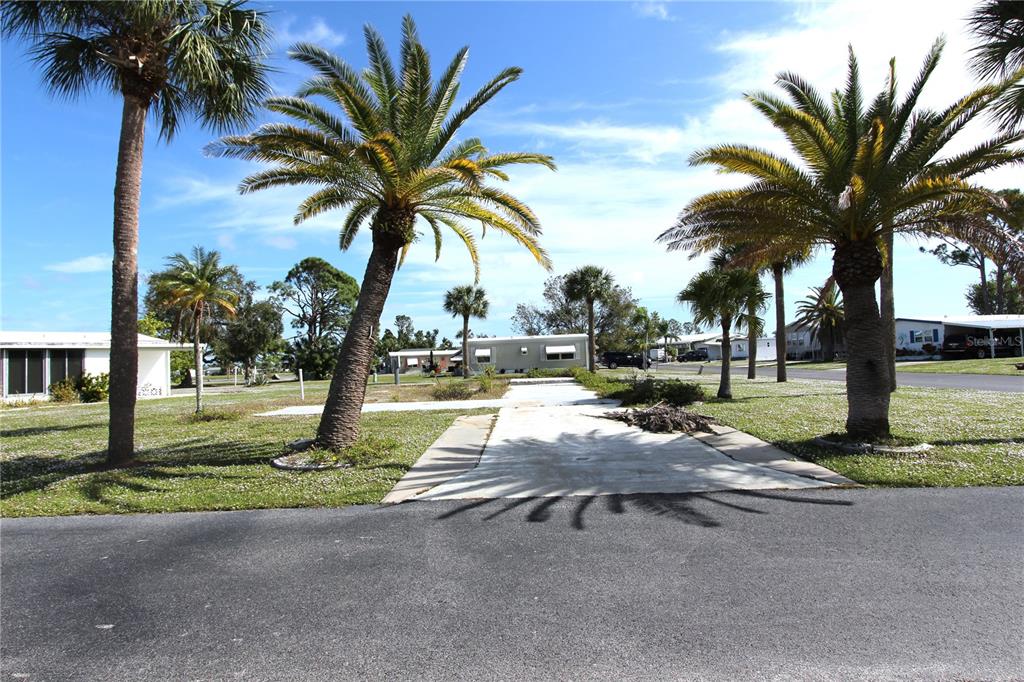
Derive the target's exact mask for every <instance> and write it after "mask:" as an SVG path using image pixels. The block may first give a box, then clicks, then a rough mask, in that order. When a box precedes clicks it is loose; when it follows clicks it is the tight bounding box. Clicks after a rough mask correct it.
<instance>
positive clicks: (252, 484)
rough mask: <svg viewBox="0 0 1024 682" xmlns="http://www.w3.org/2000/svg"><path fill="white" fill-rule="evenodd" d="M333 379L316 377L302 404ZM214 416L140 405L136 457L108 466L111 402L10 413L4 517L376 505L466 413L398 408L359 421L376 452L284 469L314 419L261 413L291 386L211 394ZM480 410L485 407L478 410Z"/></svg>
mask: <svg viewBox="0 0 1024 682" xmlns="http://www.w3.org/2000/svg"><path fill="white" fill-rule="evenodd" d="M326 384H327V382H309V384H307V386H306V401H305V402H307V403H319V402H322V401H323V399H324V396H325V394H326ZM206 403H207V405H208V409H207V412H208V414H209V416H211V417H219V418H218V419H214V420H211V421H205V422H198V423H194V422H192V421H191V420H190V419H189V415H190V413H191V409H192V405H193V402H192V399H191V398H189V397H176V398H168V399H163V400H147V401H140V402H139V407H138V416H137V429H136V433H137V435H136V444H137V448H138V459H139V461H140V465H139V466H137V467H133V468H130V469H122V470H116V471H109V470H104V469H103V467H102V463H103V454H102V451H103V449H104V448H105V446H106V427H107V405H106V403H99V404H92V405H68V406H58V405H43V406H33V407H27V408H20V409H11V408H8V409H5V410H4V411H3V413H2V416H0V418H2V431H0V436H2V438H3V452H2V454H0V513H2V515H3V516H5V517H11V516H41V515H60V514H106V513H134V512H164V511H198V510H219V509H221V510H222V509H262V508H274V507H314V506H317V507H318V506H329V507H336V506H345V505H349V504H364V503H373V502H378V501H380V499H381V498H382V497H383V496H384V495H385V494H386V493H387V492H388V491H389V490H390V489H391V488H392V487H393V486H394V484H395V482H396V481H398V479H399V478H401V477H402V475H403V474H404V473H405V472H406V471H407V470H408V469H409V467H411V466H412V464H413V463H414V462H415V461H416V459H418V458H419V456H420V455H421V454H422V453H423V451H424V450H426V448H427V447H428V446H429V445H430V444H431V443H433V442H434V440H436V439H437V437H438V436H439V435H441V433H442V432H444V430H445V429H446V428H448V426H449V425H451V423H452V421H453V420H454V419H455V417H456V416H458V415H459V414H465V413H466V411H465V410H462V411H459V412H455V411H439V412H391V413H376V414H367V415H364V416H363V418H362V426H363V435H362V440H363V442H364V445H367V446H368V448H367V449H369V450H371V451H373V452H376V453H377V456H375V457H371V458H369V459H368V460H367V461H361V462H360V463H359V464H358V465H356V466H354V467H352V468H348V469H337V470H331V471H322V472H302V473H298V472H286V471H280V470H278V469H274V468H272V467H271V466H269V460H270V459H271V458H272V457H275V456H277V455H280V454H282V453H283V452H284V444H285V443H286V442H288V441H291V440H295V439H298V438H305V437H310V436H311V435H312V434H313V433H315V430H316V424H317V417H313V416H311V417H288V418H268V417H255V416H253V414H254V413H256V412H261V411H266V410H271V409H275V408H277V407H283V406H285V405H294V404H300V403H301V401H300V400H299V396H298V387H297V386H294V385H290V384H285V385H281V384H278V385H270V386H263V387H258V388H253V389H246V390H245V391H244V392H239V393H221V394H211V395H209V396H207V398H206ZM474 412H487V411H486V410H484V411H474Z"/></svg>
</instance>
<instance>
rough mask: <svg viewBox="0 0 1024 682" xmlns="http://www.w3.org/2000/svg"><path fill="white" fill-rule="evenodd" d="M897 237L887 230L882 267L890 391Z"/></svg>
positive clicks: (893, 376) (892, 386) (893, 368)
mask: <svg viewBox="0 0 1024 682" xmlns="http://www.w3.org/2000/svg"><path fill="white" fill-rule="evenodd" d="M894 242H895V238H894V236H893V233H892V230H889V231H887V232H886V235H885V250H886V257H885V262H884V266H883V268H882V283H881V286H879V292H880V293H881V296H882V301H881V303H882V310H881V313H882V334H883V336H882V342H883V343H884V348H885V367H886V372H887V374H888V377H889V392H890V393H891V392H893V391H895V390H896V294H895V292H894V291H893V260H894V259H893V247H894V245H895V244H894Z"/></svg>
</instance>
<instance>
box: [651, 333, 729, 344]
mask: <svg viewBox="0 0 1024 682" xmlns="http://www.w3.org/2000/svg"><path fill="white" fill-rule="evenodd" d="M721 335H722V332H701V333H700V334H683V335H682V336H669V337H668V342H669V343H700V342H702V341H710V340H712V339H717V338H718V337H720V336H721ZM664 341H665V339H661V340H660V342H662V343H663V342H664Z"/></svg>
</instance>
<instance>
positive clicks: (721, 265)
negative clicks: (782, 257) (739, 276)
mask: <svg viewBox="0 0 1024 682" xmlns="http://www.w3.org/2000/svg"><path fill="white" fill-rule="evenodd" d="M759 252H762V253H763V249H759V248H757V247H754V246H752V245H750V244H734V245H730V246H726V247H722V248H720V249H719V250H718V251H716V252H715V254H714V255H713V256H712V257H711V265H712V267H714V268H717V269H721V270H725V269H729V268H740V269H744V268H745V269H747V270H749V271H750V273H751V274H752V275H753V276H754V278H755V279H756V281H757V286H756V287H754V286H751V287H750V289H749V291H748V292H747V298H746V299H745V301H744V307H745V312H744V313H743V314H742V315H740V316H739V317H737V318H736V329H737V330H739V329H744V328H745V329H746V330H747V347H748V352H747V379H756V378H757V340H758V339H759V338H760V337H761V335H762V334H763V333H764V319H763V318H762V317H761V316H760V313H763V312H764V311H765V310H767V308H768V299H769V298H770V296H769V294H768V292H766V291H765V290H764V289H763V288H762V287H761V279H760V277H761V271H762V270H763V267H762V263H763V257H762V258H761V259H759V258H758V253H759ZM751 264H753V265H752V266H751V267H747V266H748V265H751Z"/></svg>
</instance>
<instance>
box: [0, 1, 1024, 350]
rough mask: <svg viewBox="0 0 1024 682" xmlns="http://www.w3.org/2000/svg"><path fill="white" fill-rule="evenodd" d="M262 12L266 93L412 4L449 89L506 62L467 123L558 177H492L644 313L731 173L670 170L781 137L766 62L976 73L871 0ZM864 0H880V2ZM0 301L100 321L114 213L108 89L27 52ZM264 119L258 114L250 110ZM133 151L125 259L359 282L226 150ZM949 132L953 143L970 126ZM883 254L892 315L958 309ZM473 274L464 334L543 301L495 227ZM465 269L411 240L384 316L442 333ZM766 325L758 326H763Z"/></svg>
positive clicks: (919, 262) (926, 265) (942, 273)
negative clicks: (51, 72)
mask: <svg viewBox="0 0 1024 682" xmlns="http://www.w3.org/2000/svg"><path fill="white" fill-rule="evenodd" d="M257 4H258V5H259V6H261V7H263V8H265V9H268V10H270V11H271V12H272V22H273V24H274V27H275V30H276V36H277V37H276V47H275V51H274V54H273V57H272V62H273V64H274V65H275V66H276V67H277V68H278V69H279V72H278V73H276V74H275V75H274V78H273V81H274V87H275V89H276V90H277V91H278V92H280V93H282V94H285V93H287V94H290V93H291V92H293V91H294V89H295V88H296V86H297V85H298V84H299V83H300V82H301V80H302V79H303V78H304V77H305V76H306V75H308V73H307V72H306V71H304V69H303V68H302V67H301V66H299V65H297V64H294V63H291V62H290V61H289V60H287V58H286V57H285V54H284V53H285V50H286V49H287V47H288V45H289V44H291V43H293V42H295V41H297V40H309V41H312V42H317V43H320V44H321V45H323V46H325V47H328V48H330V49H332V50H334V51H335V52H336V53H337V54H339V55H341V56H342V57H343V58H345V59H346V60H348V61H350V62H351V63H352V64H354V65H355V66H357V67H362V66H363V65H364V64H365V57H364V50H363V41H362V26H363V24H365V23H371V24H373V25H374V26H376V27H377V28H378V30H380V31H381V33H382V34H383V35H384V36H385V39H386V40H388V42H389V44H391V45H397V38H398V34H399V27H400V20H401V15H402V14H403V13H404V12H405V11H408V10H410V9H411V11H412V13H413V15H414V17H415V19H416V21H417V23H418V25H419V29H420V34H421V36H422V38H423V40H424V42H425V44H426V45H427V47H428V49H429V50H430V52H431V55H432V56H433V58H434V62H435V71H439V70H440V69H441V68H443V64H446V63H447V61H448V60H449V59H450V58H451V55H452V54H453V53H454V52H455V50H457V49H458V48H459V47H461V46H462V45H465V44H468V45H469V46H470V58H469V65H468V67H467V69H466V71H465V73H464V76H463V90H462V92H463V93H464V94H465V93H468V92H472V91H475V89H476V88H477V87H479V86H480V85H481V84H483V82H485V81H486V80H487V79H488V78H489V77H490V76H491V75H493V74H494V73H496V72H497V71H498V70H499V69H501V68H502V67H505V66H508V65H518V66H521V67H523V69H524V70H525V73H524V75H523V77H522V78H521V79H520V81H519V82H517V83H514V84H513V85H512V86H510V87H509V88H507V89H506V90H505V91H503V92H502V93H501V94H500V95H499V96H498V97H497V98H495V99H494V100H493V101H492V102H491V104H490V105H489V106H488V107H487V108H486V109H485V110H484V111H483V112H481V113H480V114H478V116H477V118H476V119H475V120H474V121H473V122H472V123H471V125H470V126H468V127H467V128H466V129H465V134H466V135H467V136H468V135H477V136H479V137H481V138H483V139H484V141H485V143H486V144H487V145H488V146H489V147H490V148H491V149H492V150H531V151H543V152H545V153H548V154H551V155H553V156H554V157H555V159H556V161H557V163H558V164H559V171H558V172H557V173H551V172H549V171H546V170H543V169H520V170H518V171H516V172H514V173H513V174H512V180H511V182H510V183H509V184H508V189H509V190H510V191H512V192H514V193H516V194H517V195H519V196H521V197H522V198H524V199H525V200H526V201H527V202H529V203H530V204H531V205H532V206H533V207H534V208H535V210H536V211H537V213H538V215H539V217H540V219H541V221H542V223H543V224H544V228H545V232H544V237H543V240H542V241H543V243H544V245H545V246H546V247H547V248H548V250H549V251H550V253H551V256H552V258H553V261H554V266H555V273H564V272H566V271H568V270H570V269H572V268H573V267H576V266H578V265H581V264H585V263H595V264H598V265H601V266H604V267H606V268H607V269H609V270H610V271H611V272H612V273H613V274H614V275H615V277H616V279H617V281H618V282H619V283H621V284H624V285H627V286H630V287H631V288H632V289H633V292H634V294H635V295H636V296H637V297H638V298H639V299H640V300H641V302H642V303H643V304H644V305H647V306H649V307H651V308H653V309H656V310H658V311H660V312H661V313H662V314H663V315H665V316H667V317H675V318H677V319H679V320H686V319H688V317H689V315H688V312H687V311H686V310H685V309H683V308H681V307H680V306H678V305H677V304H676V303H675V302H674V295H675V293H676V292H677V291H679V290H680V289H681V288H682V287H683V286H684V285H685V284H686V282H687V280H688V279H689V277H690V276H692V275H693V274H694V273H696V272H698V271H699V270H700V269H701V268H702V267H703V264H704V261H703V259H696V260H689V259H688V258H687V256H686V255H684V254H678V253H676V254H667V253H665V252H664V250H663V248H661V247H660V246H658V245H656V244H655V243H654V238H655V237H656V236H657V235H658V234H659V233H660V232H661V231H662V230H664V229H665V228H667V227H668V226H670V225H671V223H672V221H673V218H674V216H675V215H676V214H677V213H678V211H679V210H680V209H681V208H682V207H683V206H684V205H685V204H686V202H687V201H688V200H689V199H690V198H692V197H693V196H695V195H697V194H698V193H701V192H704V191H708V190H712V189H715V188H718V187H723V186H727V185H729V184H734V183H736V182H737V179H735V178H730V177H726V176H720V175H715V174H714V173H711V172H709V171H707V170H698V169H693V168H690V167H688V166H687V164H686V158H687V156H688V155H689V154H690V153H691V152H692V151H693V150H694V149H697V148H700V147H702V146H705V145H709V144H714V143H717V142H726V141H736V142H746V143H753V144H759V145H762V146H766V147H768V148H771V149H775V150H778V151H785V148H784V147H783V146H782V144H781V141H780V139H779V137H778V136H777V135H776V134H775V133H774V131H772V130H771V129H770V128H769V127H767V126H766V125H765V124H764V123H762V122H761V121H760V120H759V119H758V118H757V115H756V114H755V113H754V112H753V110H752V109H751V108H750V107H749V106H748V105H746V104H745V103H744V102H743V100H742V93H743V92H745V91H751V90H757V89H768V88H770V87H771V86H772V80H773V75H774V74H775V73H777V72H779V71H781V70H794V71H797V72H798V73H801V74H802V75H804V76H805V77H807V78H809V79H810V80H812V81H813V82H815V83H816V84H817V85H818V86H819V87H820V88H822V89H826V90H831V89H832V88H834V87H836V86H838V85H839V84H840V83H841V82H842V77H843V71H844V66H845V59H846V45H847V44H848V43H852V44H853V45H854V48H855V49H856V51H857V54H858V57H859V58H860V60H861V64H862V74H863V78H864V82H865V87H866V89H868V90H872V91H873V90H874V89H876V88H878V87H880V86H881V82H882V79H883V77H884V75H885V64H886V62H887V61H888V59H889V58H890V57H892V56H896V57H897V69H898V72H899V74H900V75H901V80H902V82H909V81H910V80H911V79H912V78H913V77H914V75H915V74H916V71H917V69H918V66H919V64H920V61H921V59H922V58H923V56H924V54H925V51H926V50H927V48H928V46H929V45H930V44H931V43H932V41H933V40H934V39H935V38H936V37H937V36H938V35H939V34H940V33H943V32H944V33H945V34H946V36H947V38H948V40H949V45H948V47H947V49H946V52H945V56H944V60H943V64H942V65H941V66H940V68H939V70H938V71H937V73H936V75H935V76H934V77H933V80H932V83H931V86H930V90H929V91H928V93H927V96H926V103H929V104H932V105H941V104H944V103H947V102H949V101H951V100H952V99H954V98H955V97H956V96H958V95H960V94H962V93H963V92H965V91H966V90H967V89H968V88H969V87H970V86H971V84H972V80H971V77H970V75H969V74H968V73H967V71H966V68H965V66H964V55H965V54H966V50H967V49H968V48H969V41H968V38H967V37H966V35H965V34H964V30H963V16H964V14H965V13H966V12H967V10H968V6H967V5H966V4H965V3H962V2H950V3H942V2H931V3H928V4H927V8H928V10H927V12H923V11H921V10H922V8H923V7H924V6H925V5H924V4H923V3H911V2H907V3H891V2H889V3H886V4H885V5H884V7H885V15H886V16H887V17H890V18H891V20H890V21H888V22H885V23H884V24H883V25H880V24H879V22H877V21H875V19H876V18H877V16H878V13H877V12H876V11H874V8H872V7H870V5H871V3H867V2H863V1H858V2H848V3H781V4H777V3H767V2H757V3H741V2H721V3H711V2H687V3H669V4H665V3H651V2H646V3H630V2H602V3H583V2H576V3H541V2H532V3H499V2H493V3H468V2H465V3H415V4H412V3H331V2H316V3H307V2H279V3H257ZM878 9H879V10H880V9H881V7H879V8H878ZM0 75H2V112H0V113H2V123H0V126H2V127H0V133H2V147H0V153H2V171H3V173H2V181H0V182H2V185H0V191H2V196H0V199H2V214H0V218H2V239H0V245H2V256H0V259H2V260H0V264H2V280H0V281H2V288H3V291H2V311H0V315H2V317H0V325H2V327H3V328H4V329H49V330H94V331H99V330H106V329H108V328H109V305H110V298H109V296H110V293H109V292H110V284H109V280H110V273H109V259H110V254H111V252H112V247H111V220H112V218H111V215H112V203H113V202H112V196H113V181H114V164H115V159H116V151H117V136H118V125H119V120H120V102H119V100H118V99H117V98H115V97H114V96H113V95H111V94H109V93H106V92H101V91H97V92H93V93H92V94H90V95H87V96H85V97H83V98H81V99H79V100H77V101H73V102H65V101H58V100H55V99H53V98H52V97H50V96H49V94H48V93H47V92H45V91H44V90H43V89H42V88H41V86H40V83H39V77H38V73H37V71H36V69H35V67H34V65H32V64H31V63H30V62H29V60H28V59H27V58H26V57H25V56H24V46H22V45H18V44H8V43H5V44H4V45H3V47H2V73H0ZM268 120H270V119H268ZM150 132H151V133H152V134H150V135H149V139H148V142H147V146H146V152H145V155H146V156H145V170H144V177H143V195H142V212H141V220H140V224H141V233H140V251H139V263H140V269H141V270H142V271H143V272H147V271H152V270H155V269H159V268H160V267H161V265H162V263H163V259H164V258H165V257H166V256H167V255H169V254H171V253H174V252H176V251H187V250H188V249H189V248H190V247H191V246H192V245H194V244H200V245H203V246H205V247H207V248H212V249H218V250H220V251H221V252H222V253H223V256H224V258H225V260H226V261H227V262H230V263H234V264H237V265H238V266H239V267H240V268H241V269H242V271H243V273H244V274H245V275H246V276H248V277H250V278H252V279H255V280H256V281H257V282H259V283H260V284H262V285H267V284H269V283H270V282H272V281H274V280H275V279H281V278H283V276H284V274H285V273H286V272H287V271H288V269H289V268H290V267H291V266H292V265H293V264H294V263H295V262H297V261H299V260H300V259H302V258H304V257H306V256H310V255H316V256H320V257H323V258H326V259H327V260H329V261H331V262H332V263H334V264H335V265H336V266H337V267H339V268H341V269H343V270H345V271H347V272H349V273H350V274H352V275H353V276H355V277H356V279H360V278H361V276H362V271H363V268H364V266H365V259H366V255H367V254H368V252H369V236H368V234H364V235H361V236H360V238H359V239H358V240H357V242H356V244H355V245H354V246H353V248H352V249H351V250H350V251H349V252H347V253H341V252H339V251H338V247H337V228H338V225H339V224H340V220H341V217H342V216H341V215H330V216H324V217H321V218H318V219H316V220H314V221H311V222H309V223H307V224H304V225H302V226H299V227H294V226H292V224H291V216H292V214H293V212H294V209H295V206H296V204H297V203H298V201H300V200H301V198H302V196H303V191H302V190H301V189H287V190H280V191H277V190H275V191H272V192H264V193H259V194H256V195H249V196H244V197H242V196H239V195H238V194H237V193H236V191H235V187H236V186H237V183H238V181H239V180H240V179H241V178H242V177H243V176H244V175H245V174H246V172H248V171H250V170H252V168H251V167H249V166H247V165H246V164H244V163H241V162H236V161H229V160H224V159H211V158H206V157H204V156H203V154H202V148H203V146H204V145H205V144H206V143H207V142H209V141H210V140H211V139H212V138H213V136H212V135H211V134H210V133H209V132H207V131H204V130H202V129H200V128H199V127H198V126H189V127H186V128H185V129H184V130H183V131H182V132H181V134H180V135H179V136H178V137H177V138H175V139H174V140H173V141H172V143H171V144H169V145H168V144H165V143H162V142H159V141H158V140H157V136H156V134H155V132H154V128H153V127H152V126H151V127H150ZM985 132H986V131H985V130H984V128H983V126H975V128H973V129H968V130H967V131H966V132H965V135H964V140H963V142H962V145H963V146H966V145H968V144H969V143H970V142H971V141H973V140H977V139H979V138H980V137H982V136H984V135H985ZM982 182H983V183H984V184H987V185H990V186H992V187H994V188H1000V187H1011V186H1018V187H1019V186H1020V185H1021V182H1020V173H1019V171H1005V170H1000V171H996V172H994V173H992V174H990V175H989V176H986V177H984V178H983V179H982ZM918 245H919V244H917V243H904V244H901V245H900V246H899V248H898V252H897V258H896V263H897V270H896V272H897V275H896V306H897V314H898V315H902V316H909V317H928V316H941V315H956V314H964V313H966V312H968V311H967V310H966V308H965V304H964V299H963V292H964V289H965V288H966V287H967V286H968V284H970V283H972V282H973V281H975V273H974V271H972V270H969V269H967V268H949V267H946V266H944V265H942V264H940V263H938V261H936V260H935V259H934V258H933V257H931V256H928V255H925V254H920V253H918ZM481 250H482V253H483V271H482V279H481V284H482V285H483V286H484V287H485V288H486V289H487V290H488V293H489V295H490V299H491V301H492V308H491V311H492V312H491V315H490V316H489V318H488V319H487V320H486V321H480V322H476V323H475V324H474V325H473V326H474V331H475V332H477V333H488V334H506V333H508V332H509V331H510V321H509V318H510V315H511V313H512V311H513V309H514V308H515V305H516V303H519V302H540V298H541V290H542V286H543V281H544V279H545V277H546V276H547V273H545V272H544V271H543V270H542V269H541V268H540V267H539V266H537V265H536V264H535V263H533V262H532V261H531V260H530V258H529V257H528V256H527V255H525V254H524V253H521V252H520V251H519V250H518V249H517V248H516V247H515V246H514V245H513V244H512V243H510V241H509V240H507V239H503V238H502V237H501V236H500V235H496V234H489V235H488V236H487V237H486V239H484V240H483V242H482V243H481ZM830 265H831V261H830V254H827V253H824V254H822V255H821V256H820V257H819V258H818V259H817V260H816V261H815V262H814V263H812V264H810V265H808V266H806V267H804V268H802V269H800V270H799V271H797V272H795V273H794V274H793V275H792V276H790V277H789V278H788V280H787V297H786V298H787V307H788V309H789V310H790V311H792V310H793V309H794V307H795V302H796V300H798V299H799V298H801V297H803V296H804V295H805V294H806V293H807V290H808V288H809V287H811V286H816V285H820V284H821V282H822V281H823V280H824V279H825V277H826V276H827V275H828V272H829V270H830ZM471 280H472V268H471V265H470V263H469V260H468V258H467V256H466V254H465V253H464V252H463V251H461V250H460V247H459V246H458V245H457V244H456V243H454V241H449V242H448V243H447V244H446V246H445V248H444V249H443V251H442V255H441V260H440V262H438V263H435V262H434V259H433V249H432V246H431V245H427V244H424V245H422V246H414V248H413V251H412V253H411V254H410V258H409V260H408V262H407V264H406V266H405V267H404V268H403V269H402V270H401V271H400V272H399V274H398V275H397V277H396V280H395V284H394V287H393V289H392V293H391V297H390V299H389V302H388V305H387V307H386V308H385V311H384V318H383V322H384V324H385V326H388V325H390V323H391V321H392V320H393V319H394V316H395V315H397V314H407V315H410V316H412V318H413V320H414V322H415V324H416V326H417V327H423V328H428V329H429V328H435V327H436V328H439V329H440V330H441V333H442V335H447V336H450V337H452V336H454V332H455V330H456V328H457V326H458V325H457V323H456V322H455V321H453V320H451V319H450V318H448V317H447V316H445V315H444V314H443V312H442V311H441V300H442V296H443V292H444V291H445V290H446V289H447V288H449V287H450V286H452V285H455V284H462V283H467V282H469V281H471ZM769 326H772V325H769Z"/></svg>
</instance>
